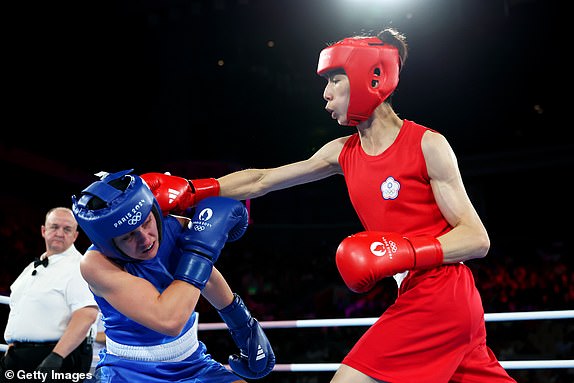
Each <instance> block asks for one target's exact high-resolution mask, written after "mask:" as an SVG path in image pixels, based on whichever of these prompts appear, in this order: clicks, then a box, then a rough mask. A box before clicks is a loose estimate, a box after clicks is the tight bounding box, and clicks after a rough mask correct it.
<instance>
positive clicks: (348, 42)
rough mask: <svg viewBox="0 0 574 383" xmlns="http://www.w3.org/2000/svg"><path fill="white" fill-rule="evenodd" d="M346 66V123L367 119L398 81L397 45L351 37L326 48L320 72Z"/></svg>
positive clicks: (323, 72) (320, 64)
mask: <svg viewBox="0 0 574 383" xmlns="http://www.w3.org/2000/svg"><path fill="white" fill-rule="evenodd" d="M341 68H342V69H343V70H344V71H345V73H346V74H347V76H348V77H349V84H350V96H349V106H348V109H347V123H348V125H349V126H356V125H358V124H359V122H361V121H365V120H367V119H368V118H369V117H370V116H371V114H373V111H374V110H375V108H376V107H377V106H379V105H380V104H381V103H382V102H383V101H385V100H386V99H387V98H388V97H389V96H390V95H391V93H393V91H394V90H395V88H396V87H397V85H398V83H399V68H400V58H399V51H398V49H397V48H396V47H395V46H393V45H390V44H384V43H383V42H382V41H381V40H380V39H379V38H378V37H349V38H346V39H343V40H341V41H338V42H337V43H335V44H333V45H331V46H329V47H327V48H325V49H323V50H322V51H321V54H320V55H319V64H318V66H317V74H319V75H321V76H322V75H325V74H326V73H328V72H330V71H332V70H335V69H341Z"/></svg>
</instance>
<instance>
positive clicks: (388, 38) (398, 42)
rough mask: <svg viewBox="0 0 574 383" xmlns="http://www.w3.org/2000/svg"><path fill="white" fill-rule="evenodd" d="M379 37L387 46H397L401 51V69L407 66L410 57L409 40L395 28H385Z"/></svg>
mask: <svg viewBox="0 0 574 383" xmlns="http://www.w3.org/2000/svg"><path fill="white" fill-rule="evenodd" d="M377 37H378V38H379V39H380V40H381V41H382V42H383V43H385V44H390V45H393V46H395V47H396V48H397V49H398V51H399V58H400V60H401V62H400V68H399V70H400V69H402V68H403V65H405V61H407V56H408V45H407V38H406V37H405V35H403V34H402V33H400V32H399V31H397V30H396V29H394V28H385V29H383V30H382V31H380V32H379V33H378V34H377Z"/></svg>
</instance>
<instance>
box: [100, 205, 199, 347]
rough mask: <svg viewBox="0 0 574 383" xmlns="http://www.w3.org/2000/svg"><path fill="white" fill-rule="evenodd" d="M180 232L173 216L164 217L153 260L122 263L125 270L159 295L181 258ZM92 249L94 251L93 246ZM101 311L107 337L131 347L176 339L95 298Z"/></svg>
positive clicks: (168, 282) (171, 278)
mask: <svg viewBox="0 0 574 383" xmlns="http://www.w3.org/2000/svg"><path fill="white" fill-rule="evenodd" d="M181 231H182V226H181V224H180V223H179V221H178V220H177V219H176V218H175V217H173V216H169V215H168V216H166V217H164V218H163V223H162V237H161V243H160V247H159V250H158V253H157V255H156V256H155V257H154V258H153V259H149V260H145V261H141V262H133V263H126V264H124V269H125V270H126V271H127V272H128V273H130V274H132V275H135V276H137V277H141V278H144V279H146V280H148V281H149V282H150V283H151V284H153V285H154V286H155V287H156V288H157V290H158V291H159V292H160V293H161V292H163V290H165V289H166V288H167V286H169V285H170V283H171V282H173V273H174V272H175V269H176V267H177V263H178V261H179V259H180V257H181V251H180V250H179V248H177V247H176V240H177V237H178V235H179V234H180V233H181ZM90 248H91V249H96V250H97V248H95V247H94V246H92V247H90ZM94 298H95V299H96V302H97V303H98V306H99V307H100V310H101V312H102V321H103V323H104V327H105V331H106V337H109V338H110V339H111V340H113V341H115V342H117V343H121V344H125V345H131V346H152V345H157V344H163V343H167V342H171V341H173V340H175V339H177V338H178V336H175V337H173V336H168V335H165V334H162V333H159V332H157V331H154V330H152V329H149V328H147V327H145V326H142V325H141V324H139V323H137V322H135V321H133V320H131V319H130V318H128V317H126V316H125V315H124V314H122V313H120V312H119V311H118V310H116V309H115V308H114V307H113V306H112V305H111V304H109V303H108V301H106V300H105V299H104V298H102V297H99V296H96V295H94ZM196 316H197V315H196V313H195V312H193V313H192V315H191V316H190V317H189V320H188V321H187V323H186V325H185V327H184V329H183V331H182V332H181V334H185V333H186V332H187V331H188V330H189V329H190V328H191V327H192V326H193V324H194V322H195V320H196Z"/></svg>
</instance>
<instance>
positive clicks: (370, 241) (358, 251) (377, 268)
mask: <svg viewBox="0 0 574 383" xmlns="http://www.w3.org/2000/svg"><path fill="white" fill-rule="evenodd" d="M336 262H337V268H338V269H339V273H340V274H341V277H343V280H344V281H345V284H346V285H347V287H349V289H351V290H352V291H354V292H356V293H364V292H367V291H369V290H371V289H372V288H373V287H374V286H375V284H376V283H377V282H379V281H380V280H381V279H383V278H386V277H390V276H392V275H394V274H397V273H402V272H403V271H407V270H414V269H425V268H430V267H434V266H439V265H442V262H443V252H442V247H441V245H440V242H439V241H438V240H437V239H436V238H434V237H413V238H407V237H403V236H402V235H400V234H397V233H381V232H375V231H363V232H360V233H357V234H354V235H351V236H348V237H347V238H345V239H344V240H343V241H342V242H341V244H340V245H339V247H338V248H337V255H336Z"/></svg>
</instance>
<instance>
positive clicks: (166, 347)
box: [106, 319, 199, 362]
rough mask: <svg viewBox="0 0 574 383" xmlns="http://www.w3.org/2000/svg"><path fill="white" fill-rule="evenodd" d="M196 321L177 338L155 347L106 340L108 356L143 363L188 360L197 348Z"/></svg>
mask: <svg viewBox="0 0 574 383" xmlns="http://www.w3.org/2000/svg"><path fill="white" fill-rule="evenodd" d="M197 322H198V321H197V319H196V320H195V323H194V324H193V326H191V328H190V329H189V330H188V331H187V332H186V333H185V334H183V335H181V336H180V337H179V338H177V339H175V340H173V341H171V342H168V343H163V344H158V345H155V346H130V345H127V344H121V343H118V342H114V341H113V340H111V339H110V338H107V339H106V349H107V352H108V353H109V354H112V355H117V356H120V357H122V358H126V359H133V360H141V361H145V362H180V361H182V360H184V359H186V358H188V357H189V356H190V355H191V354H193V353H194V352H195V350H197V348H198V347H199V342H198V340H197Z"/></svg>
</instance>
